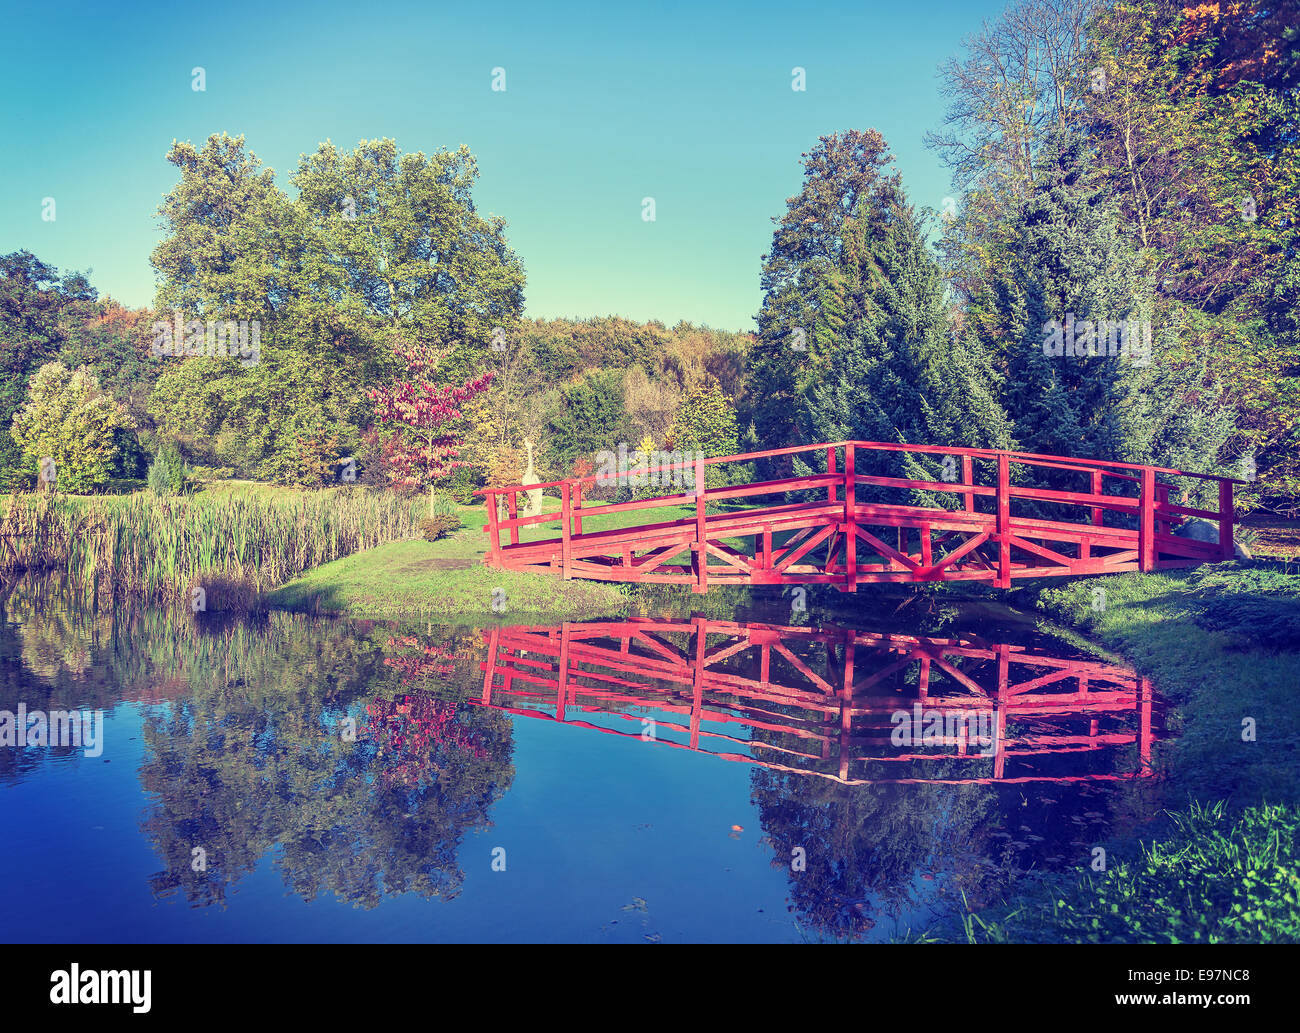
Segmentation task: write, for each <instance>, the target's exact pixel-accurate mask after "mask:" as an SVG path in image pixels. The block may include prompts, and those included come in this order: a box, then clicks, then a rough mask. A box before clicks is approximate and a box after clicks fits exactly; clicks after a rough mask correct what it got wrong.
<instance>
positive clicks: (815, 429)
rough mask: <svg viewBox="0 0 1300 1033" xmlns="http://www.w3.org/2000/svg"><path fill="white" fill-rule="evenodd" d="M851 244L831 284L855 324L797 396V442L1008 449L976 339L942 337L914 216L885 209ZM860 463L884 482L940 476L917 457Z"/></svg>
mask: <svg viewBox="0 0 1300 1033" xmlns="http://www.w3.org/2000/svg"><path fill="white" fill-rule="evenodd" d="M860 225H861V224H859V226H860ZM855 237H856V241H855V246H854V247H852V248H849V249H846V251H845V253H844V257H843V262H844V263H845V264H848V263H851V268H847V269H845V270H844V271H843V272H842V273H841V274H840V275H839V276H838V277H835V278H832V280H831V282H837V281H838V282H853V283H856V284H859V285H860V286H859V302H858V304H859V305H860V306H861V309H862V312H863V317H862V318H861V319H860V320H859V321H858V325H857V326H856V328H855V330H854V332H853V333H852V335H851V336H849V337H848V338H847V339H846V340H844V341H843V342H841V343H839V344H838V345H835V346H832V347H829V348H828V349H827V351H826V356H825V360H824V364H823V365H822V368H820V369H819V371H818V373H817V374H816V376H815V378H814V379H813V380H811V382H810V383H808V384H807V385H806V386H805V388H804V390H803V392H802V394H801V398H800V405H799V426H800V430H801V432H802V438H803V440H805V441H813V442H815V441H841V440H846V439H847V440H861V441H882V442H906V443H913V444H930V445H950V444H951V445H956V444H960V445H972V446H983V447H989V448H1004V447H1008V446H1009V445H1010V443H1011V437H1010V427H1009V424H1008V421H1007V419H1006V416H1005V414H1004V413H1003V411H1002V409H1001V407H1000V406H999V404H998V402H997V400H996V398H995V394H996V391H997V379H996V377H995V375H994V372H993V369H992V366H991V365H990V363H989V362H988V359H987V356H986V355H985V354H984V352H983V351H982V350H981V349H980V347H979V342H978V341H977V340H976V339H974V338H973V337H972V336H970V335H962V334H959V333H958V332H957V331H956V330H955V329H953V328H951V327H950V325H949V319H948V314H947V309H946V305H945V298H944V284H943V280H942V277H941V274H940V271H939V268H938V266H937V265H936V263H935V261H934V259H933V258H932V257H931V255H930V252H929V250H928V248H927V246H926V243H925V239H924V234H923V231H922V226H921V225H920V223H919V221H918V219H917V216H916V214H915V213H914V212H913V211H912V210H911V209H910V208H907V207H904V206H902V205H895V206H894V207H893V209H892V210H891V212H890V213H889V218H888V220H887V221H886V222H885V223H884V224H883V225H882V226H881V228H880V230H879V231H878V232H877V233H875V234H874V235H872V236H871V237H870V238H868V239H862V237H861V235H860V233H857V232H856V231H855ZM865 458H866V457H865V456H864V459H865ZM870 460H871V462H872V463H873V464H876V465H878V466H879V467H880V469H879V471H876V470H873V472H881V473H887V474H889V475H892V476H902V477H909V478H913V479H919V480H941V479H944V475H945V470H944V467H943V461H942V457H936V456H933V455H929V454H926V453H919V452H916V453H912V452H897V453H875V454H872V455H871V456H870ZM948 470H949V471H950V470H951V465H950V466H949V468H948ZM948 479H951V477H949V478H948ZM917 494H918V496H920V497H918V498H917V499H915V500H914V501H916V502H918V503H922V504H931V505H937V504H947V505H950V506H951V505H958V504H959V503H960V499H959V497H958V496H956V495H945V494H943V493H940V494H939V495H938V497H932V496H929V495H924V494H923V493H917ZM863 497H867V496H866V495H864V496H863ZM895 497H896V493H895ZM941 499H946V502H941V501H940V500H941Z"/></svg>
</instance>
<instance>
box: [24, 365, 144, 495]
mask: <svg viewBox="0 0 1300 1033" xmlns="http://www.w3.org/2000/svg"><path fill="white" fill-rule="evenodd" d="M129 427H130V421H129V419H128V417H127V414H126V410H125V409H124V408H123V407H122V405H121V404H119V403H118V402H117V401H115V400H114V399H113V398H111V397H110V396H109V395H107V394H105V393H104V392H103V391H101V390H100V388H99V382H98V381H97V380H96V379H95V378H94V377H93V376H92V375H91V374H90V373H89V372H88V371H86V370H85V369H77V370H70V369H68V368H67V367H66V366H62V365H60V364H59V363H57V362H48V363H46V364H45V365H44V366H42V367H41V368H40V370H38V371H37V373H36V376H34V377H33V378H32V381H31V385H30V386H29V388H28V397H27V403H26V404H25V405H24V406H23V407H22V408H21V409H20V410H19V411H18V412H17V413H16V414H15V415H14V418H13V439H14V442H15V443H16V444H17V445H18V447H19V448H20V449H22V453H23V457H24V459H25V460H26V463H27V466H28V468H29V469H30V470H31V471H33V472H35V471H36V470H37V467H38V464H39V463H41V462H42V461H44V460H46V459H50V460H53V463H54V467H53V470H52V474H53V483H54V484H56V485H57V487H58V488H59V490H60V491H70V492H77V493H81V494H84V493H89V492H93V491H98V490H100V489H102V488H103V487H104V486H105V485H106V484H107V483H108V480H109V477H110V476H111V474H112V473H113V468H114V466H115V464H116V463H117V461H118V459H119V454H120V451H121V438H120V436H119V432H120V431H123V430H127V429H129Z"/></svg>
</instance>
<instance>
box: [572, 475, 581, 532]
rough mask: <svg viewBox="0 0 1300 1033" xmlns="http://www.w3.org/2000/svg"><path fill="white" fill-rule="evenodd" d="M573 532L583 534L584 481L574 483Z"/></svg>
mask: <svg viewBox="0 0 1300 1033" xmlns="http://www.w3.org/2000/svg"><path fill="white" fill-rule="evenodd" d="M573 533H574V534H582V481H575V482H574V485H573Z"/></svg>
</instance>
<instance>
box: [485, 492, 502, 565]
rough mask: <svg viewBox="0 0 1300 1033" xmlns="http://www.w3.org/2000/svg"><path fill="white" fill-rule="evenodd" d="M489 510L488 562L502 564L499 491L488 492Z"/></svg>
mask: <svg viewBox="0 0 1300 1033" xmlns="http://www.w3.org/2000/svg"><path fill="white" fill-rule="evenodd" d="M486 497H487V511H488V533H489V534H490V535H491V538H489V539H488V564H489V565H490V566H493V567H500V566H501V531H500V528H498V526H497V493H496V492H495V491H492V490H491V489H489V490H488V491H487V492H486Z"/></svg>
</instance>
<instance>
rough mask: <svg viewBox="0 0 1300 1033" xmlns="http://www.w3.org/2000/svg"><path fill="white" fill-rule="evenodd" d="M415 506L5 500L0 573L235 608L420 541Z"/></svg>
mask: <svg viewBox="0 0 1300 1033" xmlns="http://www.w3.org/2000/svg"><path fill="white" fill-rule="evenodd" d="M422 515H423V502H422V500H418V499H417V500H410V499H400V498H397V497H396V496H393V495H389V494H381V493H369V492H361V491H350V492H340V491H319V492H302V493H298V494H295V495H292V496H288V497H283V498H275V497H272V498H264V497H260V496H257V495H247V496H224V497H219V498H205V497H204V496H203V495H196V496H181V497H178V498H170V499H167V498H156V497H154V496H152V495H148V494H143V493H142V494H137V495H131V496H128V497H125V498H123V497H106V498H90V499H88V498H75V497H67V496H57V495H50V494H44V493H39V494H18V495H13V496H11V497H10V499H9V500H8V502H7V504H5V503H0V573H9V574H12V573H16V572H19V571H24V570H59V571H63V572H65V573H66V574H67V575H68V576H69V577H70V578H71V579H72V581H73V582H74V583H76V584H78V585H80V586H81V587H83V588H93V589H94V590H95V591H96V592H97V593H111V594H114V595H116V594H119V593H124V594H132V595H138V596H142V597H144V598H146V599H167V598H177V597H181V596H186V595H188V594H189V593H190V590H191V589H192V588H194V587H202V588H204V589H205V591H207V592H208V594H209V596H210V595H211V594H212V592H213V591H214V590H215V591H218V592H220V593H224V594H226V595H230V594H232V593H233V594H234V595H237V596H239V597H241V598H246V597H250V596H252V595H256V594H257V593H259V592H262V591H265V590H267V589H270V588H274V587H276V586H277V585H281V584H283V583H284V582H286V581H289V580H292V579H293V578H295V577H297V576H298V575H299V574H301V573H303V572H304V571H306V570H309V569H311V568H312V567H316V566H319V565H320V564H322V563H328V562H329V561H330V560H335V559H339V558H340V557H343V556H349V555H351V554H352V553H354V552H359V551H360V550H362V549H368V548H371V547H372V546H375V545H380V544H382V543H384V542H388V541H393V540H395V539H400V538H409V537H413V536H415V535H416V534H418V531H419V521H420V517H421V516H422Z"/></svg>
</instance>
